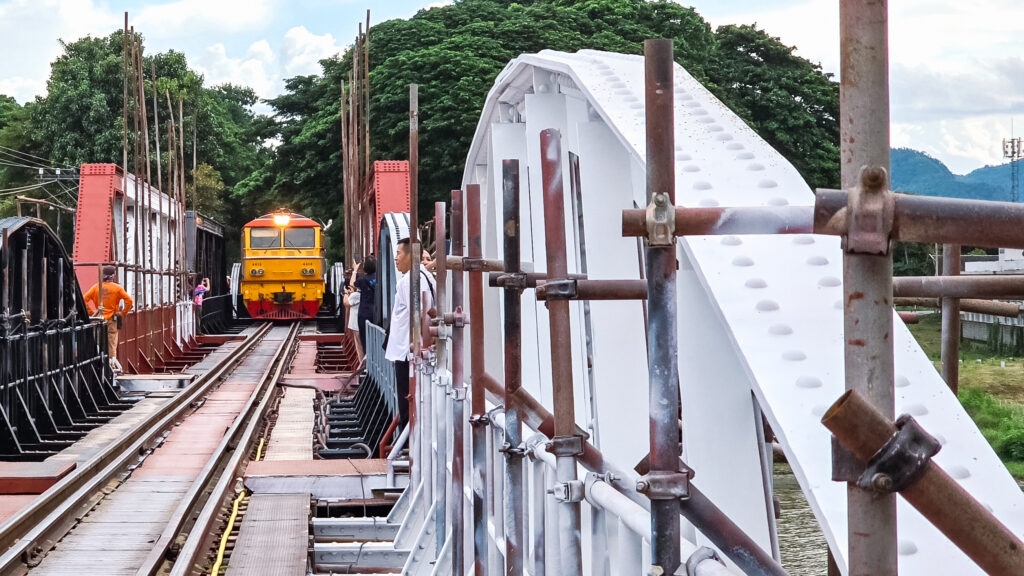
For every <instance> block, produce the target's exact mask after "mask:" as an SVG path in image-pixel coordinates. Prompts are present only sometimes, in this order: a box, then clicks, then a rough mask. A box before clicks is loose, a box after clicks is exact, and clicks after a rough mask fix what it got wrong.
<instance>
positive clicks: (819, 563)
mask: <svg viewBox="0 0 1024 576" xmlns="http://www.w3.org/2000/svg"><path fill="white" fill-rule="evenodd" d="M775 495H776V496H777V497H778V498H779V504H780V505H781V508H782V516H781V517H780V518H779V520H778V529H779V548H780V549H781V551H782V566H783V568H785V569H786V571H787V572H789V573H790V575H791V576H826V574H827V572H828V567H827V564H828V545H827V544H826V543H825V537H824V536H823V535H822V533H821V529H820V528H819V527H818V520H817V519H816V518H815V517H814V512H812V511H811V507H810V505H809V504H808V503H807V499H806V498H804V494H803V492H802V491H801V490H800V484H799V483H797V481H796V476H794V475H793V472H792V471H791V470H790V468H789V465H788V464H783V463H776V464H775Z"/></svg>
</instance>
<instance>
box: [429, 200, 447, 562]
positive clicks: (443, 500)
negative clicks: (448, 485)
mask: <svg viewBox="0 0 1024 576" xmlns="http://www.w3.org/2000/svg"><path fill="white" fill-rule="evenodd" d="M445 212H446V210H445V203H444V202H435V203H434V260H435V262H437V268H436V269H435V273H436V274H437V282H436V286H437V300H436V301H435V302H434V312H435V317H434V321H433V322H432V323H436V324H438V325H440V324H441V323H443V322H444V318H443V312H442V306H443V305H444V302H445V299H446V294H447V286H448V270H447V266H446V258H445V256H446V246H445V239H446V238H447V237H448V231H447V228H446V226H445ZM434 341H435V342H436V361H437V366H438V368H440V367H442V366H445V365H447V362H448V340H447V339H446V338H436V339H435V340H434ZM446 391H447V383H446V381H445V379H444V378H443V377H442V378H439V379H438V385H437V389H436V390H435V391H434V392H435V394H436V395H437V396H436V397H437V404H436V406H435V408H434V428H435V435H436V438H437V460H436V461H435V463H434V475H435V479H434V482H435V485H436V491H435V492H434V499H435V500H436V501H437V507H436V511H437V512H436V514H435V516H434V532H435V534H436V537H437V545H436V547H435V552H436V555H435V559H436V558H440V556H441V550H442V549H443V548H444V541H445V536H446V534H445V516H446V514H445V512H446V508H447V492H446V490H445V482H446V480H447V478H448V472H447V470H446V466H445V462H447V461H448V454H447V451H448V443H447V441H446V439H447V436H446V434H445V432H446V430H447V422H446V418H445V409H446V403H445V401H444V398H445V393H446Z"/></svg>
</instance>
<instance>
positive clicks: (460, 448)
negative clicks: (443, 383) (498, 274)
mask: <svg viewBox="0 0 1024 576" xmlns="http://www.w3.org/2000/svg"><path fill="white" fill-rule="evenodd" d="M464 225H465V217H464V215H463V211H462V190H452V226H451V237H452V256H462V253H463V246H462V234H463V230H464ZM442 256H443V255H442ZM442 266H443V264H442ZM464 282H465V277H464V276H463V275H462V274H461V273H458V272H455V273H453V274H452V316H453V317H454V318H453V320H455V321H453V322H452V328H451V329H452V350H451V356H452V393H453V398H452V422H453V426H452V439H453V441H452V491H451V494H452V498H451V499H450V505H451V510H450V511H449V516H450V517H451V518H452V523H451V524H452V541H453V542H455V543H456V545H453V546H452V576H465V573H466V551H465V547H464V546H462V543H463V542H465V541H466V537H465V526H464V519H465V502H466V499H465V497H464V494H465V486H466V464H465V462H466V454H465V452H466V451H465V446H466V442H465V429H466V427H465V424H464V422H465V418H466V403H465V398H466V382H465V372H466V364H465V343H464V339H465V337H464V331H465V328H464V322H463V320H464V318H463V311H462V305H463V302H464V301H465V297H464V295H463V290H464Z"/></svg>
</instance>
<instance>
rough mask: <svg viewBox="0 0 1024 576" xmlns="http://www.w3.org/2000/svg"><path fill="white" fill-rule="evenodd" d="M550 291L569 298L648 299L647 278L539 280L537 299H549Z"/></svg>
mask: <svg viewBox="0 0 1024 576" xmlns="http://www.w3.org/2000/svg"><path fill="white" fill-rule="evenodd" d="M549 292H552V293H555V294H556V297H561V298H568V299H569V300H646V299H647V281H646V280H575V279H572V278H569V280H568V282H563V283H559V284H556V285H553V286H551V285H549V284H548V281H547V280H538V281H537V300H547V299H548V294H549Z"/></svg>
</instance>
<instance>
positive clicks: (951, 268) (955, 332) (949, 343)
mask: <svg viewBox="0 0 1024 576" xmlns="http://www.w3.org/2000/svg"><path fill="white" fill-rule="evenodd" d="M942 275H943V277H946V278H952V277H959V276H960V245H959V244H944V245H943V246H942ZM894 291H895V289H894ZM942 379H943V380H945V381H946V385H947V386H949V389H950V390H952V391H953V394H954V395H955V394H956V393H957V389H958V388H959V387H960V300H958V299H956V298H943V299H942Z"/></svg>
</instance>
